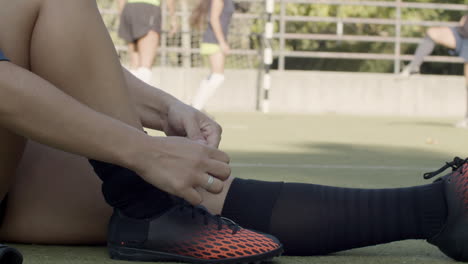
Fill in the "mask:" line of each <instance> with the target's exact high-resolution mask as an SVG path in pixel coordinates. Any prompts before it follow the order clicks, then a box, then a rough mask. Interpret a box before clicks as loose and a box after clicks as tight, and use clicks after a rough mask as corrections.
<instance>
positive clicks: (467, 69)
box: [455, 62, 468, 128]
mask: <svg viewBox="0 0 468 264" xmlns="http://www.w3.org/2000/svg"><path fill="white" fill-rule="evenodd" d="M463 74H464V76H465V93H466V94H465V116H464V117H463V119H462V120H460V121H458V122H457V123H455V127H460V128H467V127H468V63H466V62H465V64H464V68H463Z"/></svg>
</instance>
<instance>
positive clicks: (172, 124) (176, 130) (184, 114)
mask: <svg viewBox="0 0 468 264" xmlns="http://www.w3.org/2000/svg"><path fill="white" fill-rule="evenodd" d="M124 75H125V78H126V81H127V84H128V87H129V90H130V92H131V94H132V99H133V101H134V104H135V106H136V109H137V113H138V116H139V117H140V120H141V123H142V124H143V126H144V127H147V128H152V129H156V130H160V131H164V132H165V133H166V135H168V136H183V137H188V138H189V139H191V140H194V141H198V142H201V143H204V144H207V145H208V146H211V147H215V148H217V147H218V146H219V143H220V141H221V134H222V129H221V126H220V125H219V124H217V123H216V122H214V121H213V120H212V119H210V118H209V117H208V116H206V115H205V114H203V113H201V112H200V111H198V110H196V109H194V108H193V107H191V106H188V105H186V104H184V103H182V102H181V101H179V100H178V99H176V98H174V97H173V96H171V95H169V94H167V93H165V92H163V91H161V90H160V89H158V88H155V87H153V86H150V85H148V84H146V83H145V82H142V81H141V80H140V79H138V78H136V77H135V76H134V75H133V74H131V73H130V72H128V71H127V70H126V69H124Z"/></svg>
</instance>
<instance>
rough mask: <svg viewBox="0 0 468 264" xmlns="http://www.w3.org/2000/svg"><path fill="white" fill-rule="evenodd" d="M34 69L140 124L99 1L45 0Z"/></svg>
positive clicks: (36, 32)
mask: <svg viewBox="0 0 468 264" xmlns="http://www.w3.org/2000/svg"><path fill="white" fill-rule="evenodd" d="M76 10H80V11H81V12H77V11H76ZM61 21H62V22H63V21H67V23H62V22H61ZM64 32H70V34H67V35H66V37H64V35H63V34H64ZM91 40H92V41H91ZM31 69H32V71H33V72H34V73H36V74H38V75H39V76H41V77H43V78H44V79H46V80H48V81H50V82H51V83H53V84H54V85H56V86H57V87H60V89H62V90H63V91H64V92H66V93H67V94H69V95H71V96H73V97H74V98H75V99H77V100H78V101H80V102H82V103H85V104H86V105H88V106H90V107H91V108H93V109H95V110H97V111H99V112H101V113H105V114H107V115H109V116H111V117H114V118H117V119H119V120H121V121H123V122H125V123H127V124H130V125H132V126H134V127H137V128H141V127H142V126H141V124H140V121H139V119H138V117H137V115H136V113H135V110H134V109H133V107H132V106H131V103H130V94H129V91H128V89H127V86H126V82H125V79H124V76H123V71H122V67H121V64H120V62H119V60H118V57H117V55H116V53H115V50H114V48H113V43H112V41H111V39H110V37H109V35H108V33H107V29H106V27H105V26H104V23H103V22H102V18H101V15H100V14H99V12H98V9H97V6H96V1H94V0H80V1H62V0H43V2H42V6H41V8H40V13H39V15H38V18H37V22H36V25H35V28H34V32H33V35H32V39H31Z"/></svg>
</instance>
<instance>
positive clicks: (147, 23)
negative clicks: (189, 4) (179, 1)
mask: <svg viewBox="0 0 468 264" xmlns="http://www.w3.org/2000/svg"><path fill="white" fill-rule="evenodd" d="M167 5H168V9H169V14H170V17H171V19H170V24H171V29H170V35H172V34H174V33H175V32H176V31H177V18H176V16H175V5H174V0H168V1H167ZM119 10H120V13H121V18H120V27H119V36H120V37H121V38H122V39H124V40H125V41H126V42H127V43H128V51H129V55H130V71H131V72H132V73H133V74H134V75H136V76H137V77H138V78H140V79H141V80H142V81H144V82H147V83H149V82H151V79H152V75H153V74H152V70H151V68H152V66H153V63H154V60H155V57H156V54H157V49H158V45H159V39H160V37H161V30H162V14H161V0H119Z"/></svg>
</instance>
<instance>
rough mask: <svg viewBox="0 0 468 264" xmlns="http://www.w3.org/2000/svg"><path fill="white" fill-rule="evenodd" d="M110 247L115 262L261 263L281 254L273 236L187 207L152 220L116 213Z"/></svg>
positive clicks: (111, 226)
mask: <svg viewBox="0 0 468 264" xmlns="http://www.w3.org/2000/svg"><path fill="white" fill-rule="evenodd" d="M107 246H108V249H109V254H110V257H111V258H113V259H120V260H130V261H154V262H158V261H177V262H187V263H227V264H234V263H259V262H262V261H267V260H271V259H272V258H273V257H277V256H280V255H281V253H282V252H283V246H282V245H281V244H280V243H279V241H278V240H277V239H276V238H274V237H273V236H270V235H266V234H262V233H259V232H255V231H251V230H248V229H244V228H241V227H240V226H238V225H237V224H235V223H234V222H233V221H231V220H229V219H227V218H223V217H221V216H214V215H211V214H210V213H209V212H207V211H206V210H205V209H204V208H203V207H193V206H190V205H186V204H180V205H177V206H174V207H173V208H171V209H170V210H168V211H167V212H165V213H163V214H162V215H160V216H157V217H154V218H151V219H133V218H129V217H126V216H124V215H123V214H122V213H121V212H120V211H118V210H115V211H114V214H113V215H112V218H111V220H110V223H109V233H108V245H107Z"/></svg>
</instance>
